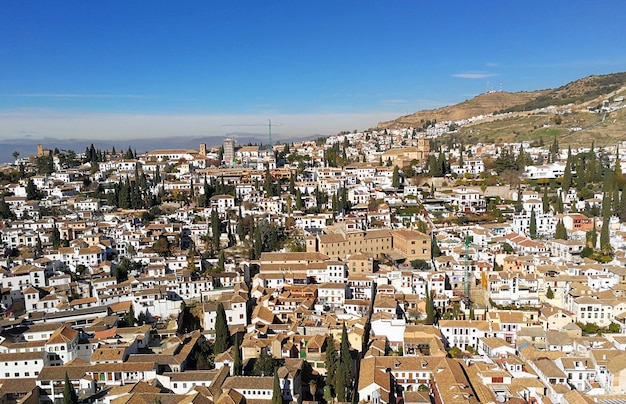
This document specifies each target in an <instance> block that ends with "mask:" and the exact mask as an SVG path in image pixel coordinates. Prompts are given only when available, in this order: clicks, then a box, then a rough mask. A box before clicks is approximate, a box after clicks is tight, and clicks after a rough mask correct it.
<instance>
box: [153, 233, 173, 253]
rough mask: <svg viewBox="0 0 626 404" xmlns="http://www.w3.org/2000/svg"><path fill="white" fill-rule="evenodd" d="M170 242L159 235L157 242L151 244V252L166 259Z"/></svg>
mask: <svg viewBox="0 0 626 404" xmlns="http://www.w3.org/2000/svg"><path fill="white" fill-rule="evenodd" d="M170 248H171V246H170V242H169V240H168V239H167V237H166V236H164V235H161V236H159V238H158V239H157V241H155V242H154V244H152V250H154V252H156V253H157V254H159V255H160V256H161V257H168V256H169V255H170V252H171V251H170Z"/></svg>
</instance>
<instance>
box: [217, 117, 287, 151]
mask: <svg viewBox="0 0 626 404" xmlns="http://www.w3.org/2000/svg"><path fill="white" fill-rule="evenodd" d="M222 126H267V130H268V135H269V136H268V137H269V139H268V141H269V143H268V144H269V147H270V149H272V146H273V144H272V126H282V124H280V123H272V120H271V119H268V120H267V123H227V124H224V125H222Z"/></svg>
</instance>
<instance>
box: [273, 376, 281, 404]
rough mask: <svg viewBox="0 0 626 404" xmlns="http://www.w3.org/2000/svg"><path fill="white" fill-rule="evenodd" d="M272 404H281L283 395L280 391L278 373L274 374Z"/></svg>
mask: <svg viewBox="0 0 626 404" xmlns="http://www.w3.org/2000/svg"><path fill="white" fill-rule="evenodd" d="M272 404H283V394H282V391H281V389H280V381H279V380H278V372H274V385H273V387H272Z"/></svg>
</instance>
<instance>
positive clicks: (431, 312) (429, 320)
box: [424, 287, 436, 325]
mask: <svg viewBox="0 0 626 404" xmlns="http://www.w3.org/2000/svg"><path fill="white" fill-rule="evenodd" d="M435 314H436V310H435V303H434V302H433V296H432V294H431V293H430V291H429V290H428V287H426V320H425V321H424V324H426V325H433V324H435Z"/></svg>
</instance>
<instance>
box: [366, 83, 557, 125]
mask: <svg viewBox="0 0 626 404" xmlns="http://www.w3.org/2000/svg"><path fill="white" fill-rule="evenodd" d="M547 91H548V90H543V91H533V92H518V93H508V92H489V93H484V94H480V95H478V96H476V97H474V98H472V99H470V100H466V101H463V102H462V103H460V104H456V105H451V106H446V107H442V108H439V109H431V110H424V111H418V112H416V113H414V114H410V115H405V116H401V117H400V118H398V119H395V120H393V121H387V122H380V123H379V124H378V128H379V129H390V128H406V127H421V126H422V125H423V123H424V122H426V121H433V120H436V121H437V122H439V121H459V120H461V119H468V118H471V117H474V116H479V115H489V114H492V113H494V112H498V111H501V110H504V109H507V108H512V107H515V106H518V105H523V104H525V103H527V102H529V101H532V100H535V99H537V98H538V97H540V96H542V95H544V94H546V93H547Z"/></svg>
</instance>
